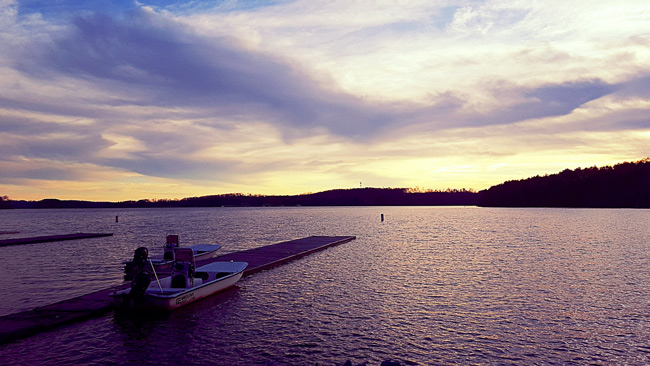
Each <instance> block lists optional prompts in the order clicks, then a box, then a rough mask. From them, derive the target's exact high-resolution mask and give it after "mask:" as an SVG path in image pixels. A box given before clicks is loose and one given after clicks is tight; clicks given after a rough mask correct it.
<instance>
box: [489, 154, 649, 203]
mask: <svg viewBox="0 0 650 366" xmlns="http://www.w3.org/2000/svg"><path fill="white" fill-rule="evenodd" d="M479 206H492V207H594V208H599V207H602V208H628V207H629V208H650V159H648V158H646V159H643V160H640V161H637V162H625V163H621V164H617V165H615V166H613V167H612V166H606V167H602V168H597V167H592V168H586V169H580V168H578V169H575V170H569V169H566V170H564V171H562V172H560V173H558V174H553V175H547V176H543V177H540V176H536V177H533V178H528V179H524V180H518V181H508V182H505V183H502V184H499V185H497V186H493V187H490V188H489V189H487V190H484V191H481V192H480V200H479Z"/></svg>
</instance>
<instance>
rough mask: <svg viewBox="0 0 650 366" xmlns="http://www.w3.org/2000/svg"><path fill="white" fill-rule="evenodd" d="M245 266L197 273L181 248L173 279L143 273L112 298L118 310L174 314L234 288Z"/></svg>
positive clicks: (190, 257) (222, 264) (213, 265)
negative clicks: (186, 306) (170, 311)
mask: <svg viewBox="0 0 650 366" xmlns="http://www.w3.org/2000/svg"><path fill="white" fill-rule="evenodd" d="M246 266H248V263H246V262H213V263H210V264H207V265H205V266H201V267H199V268H196V270H195V269H194V256H193V253H192V250H191V249H189V248H181V249H177V251H176V260H175V261H174V263H173V265H172V267H171V270H172V274H171V276H169V277H164V278H160V279H159V278H158V277H157V276H156V275H155V272H154V273H150V272H149V271H147V270H141V271H140V272H138V274H137V275H136V276H135V279H134V280H133V282H132V283H131V288H128V289H124V290H121V291H116V292H114V293H113V294H111V295H110V296H112V297H113V299H114V301H115V305H116V306H117V307H118V309H119V308H128V309H136V310H158V311H160V310H162V311H169V310H174V309H176V308H179V307H181V306H184V305H187V304H189V303H191V302H194V301H197V300H199V299H202V298H205V297H207V296H210V295H213V294H215V293H217V292H219V291H222V290H225V289H227V288H228V287H231V286H233V285H234V284H235V283H237V281H239V279H240V278H241V276H242V275H243V273H244V270H245V269H246ZM152 275H153V276H152ZM152 277H153V278H152Z"/></svg>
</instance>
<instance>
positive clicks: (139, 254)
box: [124, 247, 149, 281]
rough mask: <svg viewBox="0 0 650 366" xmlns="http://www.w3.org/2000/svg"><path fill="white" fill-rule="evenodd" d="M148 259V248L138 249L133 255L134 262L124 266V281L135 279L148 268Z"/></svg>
mask: <svg viewBox="0 0 650 366" xmlns="http://www.w3.org/2000/svg"><path fill="white" fill-rule="evenodd" d="M148 259H149V250H148V249H147V248H146V247H140V248H138V249H136V250H135V253H134V254H133V260H132V261H131V262H127V263H126V264H125V265H124V279H125V280H127V281H128V280H131V279H133V278H135V275H136V274H137V273H138V272H140V271H142V270H144V269H145V268H146V266H147V260H148Z"/></svg>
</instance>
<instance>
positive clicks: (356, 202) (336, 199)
mask: <svg viewBox="0 0 650 366" xmlns="http://www.w3.org/2000/svg"><path fill="white" fill-rule="evenodd" d="M477 203H478V194H477V193H476V192H474V191H472V190H466V189H460V190H458V189H447V190H445V191H433V190H420V189H413V188H355V189H334V190H329V191H324V192H318V193H306V194H301V195H294V196H265V195H256V194H243V193H229V194H219V195H211V196H201V197H187V198H182V199H142V200H138V201H123V202H89V201H72V200H58V199H44V200H41V201H12V200H4V201H2V202H0V207H1V208H23V209H25V208H147V207H149V208H151V207H221V206H224V207H265V206H451V205H453V206H456V205H465V206H475V205H476V204H477Z"/></svg>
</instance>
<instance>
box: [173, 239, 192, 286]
mask: <svg viewBox="0 0 650 366" xmlns="http://www.w3.org/2000/svg"><path fill="white" fill-rule="evenodd" d="M171 277H172V287H174V288H189V287H192V286H194V251H192V249H189V248H182V249H178V250H177V251H176V261H175V262H174V264H172V275H171Z"/></svg>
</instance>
